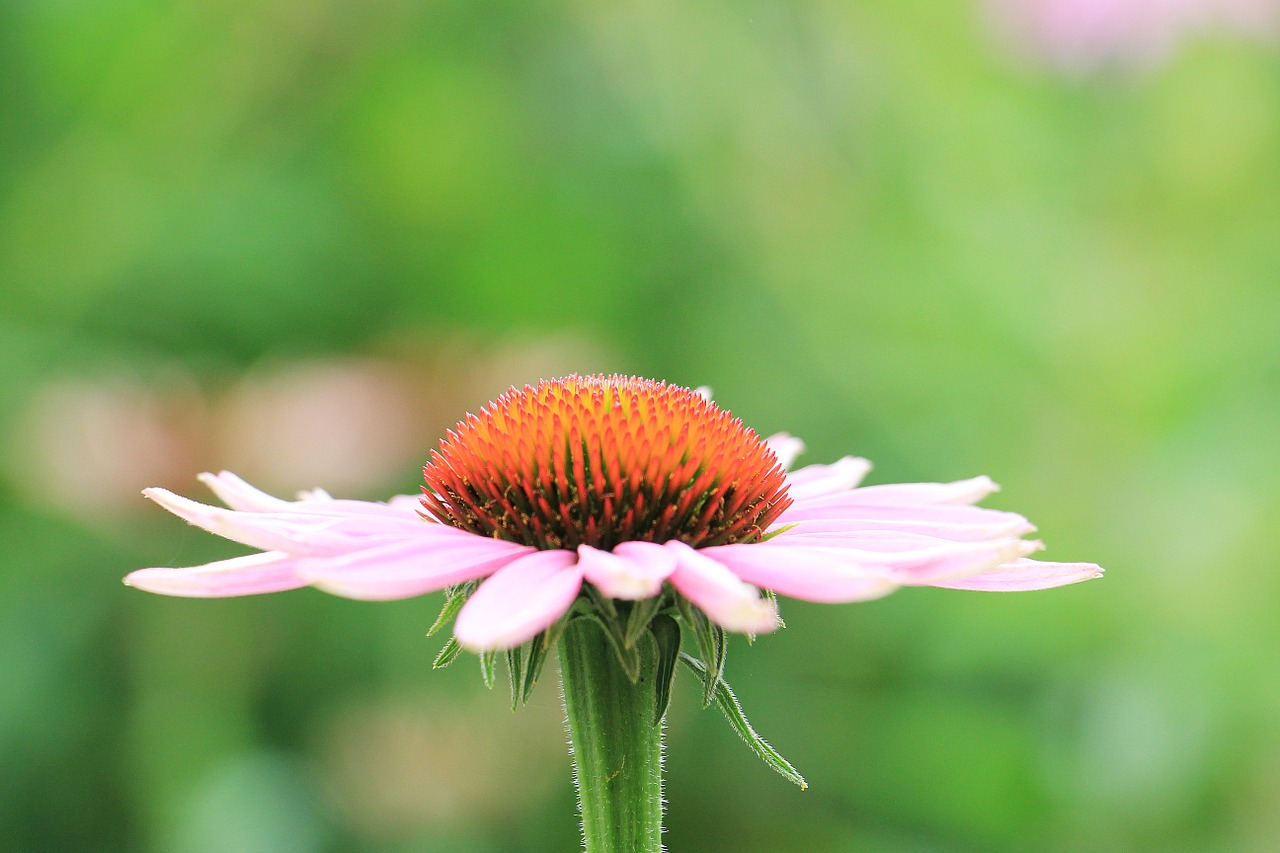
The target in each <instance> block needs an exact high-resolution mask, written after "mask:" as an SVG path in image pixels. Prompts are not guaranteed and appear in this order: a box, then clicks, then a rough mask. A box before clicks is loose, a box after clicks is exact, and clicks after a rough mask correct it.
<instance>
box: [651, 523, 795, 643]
mask: <svg viewBox="0 0 1280 853" xmlns="http://www.w3.org/2000/svg"><path fill="white" fill-rule="evenodd" d="M664 547H666V548H667V549H669V550H671V551H672V552H673V553H674V554H675V557H676V570H675V571H674V572H673V573H672V574H671V585H672V586H674V587H675V588H676V589H677V590H678V591H679V592H680V594H681V595H683V596H684V597H685V598H687V599H689V601H691V602H693V603H694V604H695V605H697V606H698V607H699V608H701V610H702V612H703V613H705V614H707V616H708V617H710V618H711V620H712V621H713V622H715V623H717V624H719V625H721V626H722V627H725V628H728V629H729V630H730V631H744V632H747V633H752V634H764V633H767V632H769V631H772V630H774V629H776V628H777V627H778V610H777V606H776V605H775V604H774V603H773V602H772V601H770V600H769V599H767V598H764V597H762V596H761V595H760V590H758V589H756V588H755V587H753V586H751V585H750V584H747V583H743V582H742V580H740V579H739V578H737V577H735V576H734V574H733V572H731V571H729V570H728V569H727V568H725V567H724V566H723V565H721V564H720V563H718V562H716V561H715V560H713V559H711V558H710V557H708V556H706V555H705V554H704V553H703V552H701V551H696V550H694V549H693V548H690V547H689V546H688V545H686V544H684V543H683V542H679V541H674V540H673V541H671V542H667V543H665V545H664ZM710 550H714V549H710Z"/></svg>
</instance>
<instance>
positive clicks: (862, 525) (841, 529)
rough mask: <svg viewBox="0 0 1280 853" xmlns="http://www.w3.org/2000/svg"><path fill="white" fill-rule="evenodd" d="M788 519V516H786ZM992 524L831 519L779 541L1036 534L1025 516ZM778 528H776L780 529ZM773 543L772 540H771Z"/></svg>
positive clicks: (806, 524) (800, 527) (803, 525)
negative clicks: (793, 539)
mask: <svg viewBox="0 0 1280 853" xmlns="http://www.w3.org/2000/svg"><path fill="white" fill-rule="evenodd" d="M783 515H784V516H785V515H786V514H785V513H784V514H783ZM997 519H998V520H996V521H991V522H976V523H975V522H955V521H927V520H915V519H907V518H896V519H883V518H828V519H814V520H806V521H799V522H792V523H793V524H795V526H794V527H792V528H790V529H788V530H784V531H782V532H781V533H780V534H779V538H780V539H790V538H792V537H801V536H803V537H810V536H822V537H839V536H844V537H849V538H851V539H858V538H861V537H864V536H875V535H876V534H879V533H885V534H894V533H896V534H901V535H903V536H908V535H920V536H929V537H934V538H937V539H950V540H953V541H956V542H973V541H977V540H980V539H1006V538H1009V537H1011V536H1021V535H1023V534H1024V533H1030V532H1032V531H1033V530H1035V526H1034V525H1032V524H1031V523H1030V522H1028V521H1027V520H1026V519H1025V518H1023V517H1022V516H1006V517H1003V518H1001V517H997ZM780 525H781V523H779V524H775V525H774V527H775V528H777V529H780ZM770 541H773V540H770Z"/></svg>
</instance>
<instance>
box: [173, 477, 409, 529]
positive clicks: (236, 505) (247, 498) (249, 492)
mask: <svg viewBox="0 0 1280 853" xmlns="http://www.w3.org/2000/svg"><path fill="white" fill-rule="evenodd" d="M196 479H198V480H199V481H200V482H202V483H204V484H205V485H206V486H208V487H209V490H210V491H212V492H213V493H214V494H215V495H217V497H218V500H220V501H222V502H223V503H224V504H226V505H227V506H229V507H231V508H232V509H234V510H240V511H242V512H267V513H299V514H316V515H344V516H349V515H380V516H390V517H393V518H394V517H400V518H402V519H404V520H406V521H411V520H416V519H417V510H418V509H420V508H421V506H422V504H421V501H420V499H419V498H418V497H417V496H416V495H397V496H395V497H393V498H391V499H390V500H388V501H387V502H386V503H379V502H376V501H351V500H335V499H334V498H332V497H330V496H329V493H328V492H326V491H324V489H312V490H311V491H309V492H303V493H301V494H300V495H299V500H296V501H286V500H282V499H281V498H277V497H273V496H272V495H269V494H267V493H266V492H263V491H261V490H259V489H256V488H254V487H253V486H251V485H249V484H248V483H246V482H245V481H244V480H242V479H240V478H239V477H237V476H236V475H235V474H232V473H231V472H230V471H220V472H218V473H217V474H210V473H207V472H206V473H204V474H200V475H199V476H198V477H197V478H196Z"/></svg>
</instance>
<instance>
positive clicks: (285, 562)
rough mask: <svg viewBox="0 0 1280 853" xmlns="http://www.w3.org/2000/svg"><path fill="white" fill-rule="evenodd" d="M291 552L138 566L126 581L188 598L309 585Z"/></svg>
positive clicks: (150, 589)
mask: <svg viewBox="0 0 1280 853" xmlns="http://www.w3.org/2000/svg"><path fill="white" fill-rule="evenodd" d="M295 564H296V561H295V560H293V559H292V558H291V557H290V556H289V555H288V554H281V553H278V552H275V551H266V552H264V553H262V554H250V555H248V556H245V557H233V558H232V559H230V560H219V561H218V562H216V563H208V564H207V565H203V566H190V567H188V568H181V569H164V568H155V569H138V570H137V571H136V572H131V573H130V574H129V575H128V576H126V577H125V579H124V582H125V583H126V584H127V585H129V586H133V587H137V588H138V589H141V590H146V591H147V592H156V593H159V594H161V595H179V596H183V597H185V598H227V597H231V596H236V595H258V594H259V593H264V592H282V591H284V590H286V589H297V588H298V587H302V586H306V585H307V582H306V581H305V580H304V579H302V578H301V577H299V576H298V574H297V572H296V571H295Z"/></svg>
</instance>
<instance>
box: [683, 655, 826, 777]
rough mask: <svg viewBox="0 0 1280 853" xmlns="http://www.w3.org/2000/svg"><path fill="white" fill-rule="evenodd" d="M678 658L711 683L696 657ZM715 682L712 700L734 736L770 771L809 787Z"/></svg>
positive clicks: (735, 699)
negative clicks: (772, 770) (736, 735)
mask: <svg viewBox="0 0 1280 853" xmlns="http://www.w3.org/2000/svg"><path fill="white" fill-rule="evenodd" d="M680 660H681V661H683V662H684V664H685V666H687V667H689V668H690V669H692V670H693V671H694V672H695V673H697V675H698V677H699V678H701V679H702V681H703V683H704V684H712V683H713V682H712V679H711V677H710V676H709V675H708V673H707V668H706V667H705V666H703V665H702V664H701V663H700V662H699V661H698V660H697V659H696V658H694V657H691V656H689V655H686V654H681V655H680ZM714 684H715V701H716V707H717V708H719V709H720V712H721V713H722V714H724V716H725V719H726V720H728V721H729V727H730V728H731V729H733V730H734V731H735V732H737V734H738V737H740V738H742V740H743V741H744V742H745V743H746V744H747V746H749V747H751V751H752V752H754V753H755V754H756V755H758V756H759V757H760V759H761V760H762V761H764V763H765V764H768V765H769V766H770V767H772V768H773V769H774V771H775V772H776V773H777V774H778V775H780V776H782V778H784V779H786V780H788V781H790V782H793V783H794V784H796V785H799V786H800V790H802V791H803V790H805V789H806V788H808V787H809V783H808V782H806V781H804V777H803V776H801V775H800V773H799V771H797V770H796V769H795V768H794V767H792V766H791V762H789V761H787V760H786V759H785V758H783V757H782V755H781V754H780V753H779V752H778V751H777V750H776V749H774V748H773V747H772V746H770V745H769V743H768V741H766V740H765V739H764V738H762V737H760V735H758V734H756V730H755V729H753V728H751V723H749V722H747V717H746V715H745V714H744V713H742V706H741V705H739V704H738V697H736V696H734V695H733V690H732V689H730V687H729V685H728V684H727V683H726V682H725V680H724V679H723V678H720V679H716V680H715V681H714Z"/></svg>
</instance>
